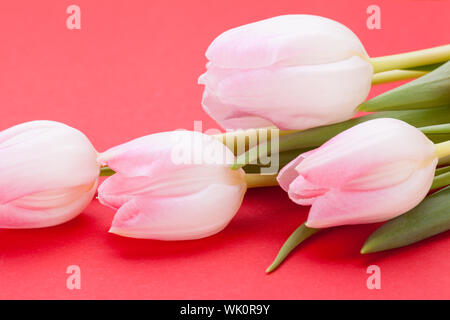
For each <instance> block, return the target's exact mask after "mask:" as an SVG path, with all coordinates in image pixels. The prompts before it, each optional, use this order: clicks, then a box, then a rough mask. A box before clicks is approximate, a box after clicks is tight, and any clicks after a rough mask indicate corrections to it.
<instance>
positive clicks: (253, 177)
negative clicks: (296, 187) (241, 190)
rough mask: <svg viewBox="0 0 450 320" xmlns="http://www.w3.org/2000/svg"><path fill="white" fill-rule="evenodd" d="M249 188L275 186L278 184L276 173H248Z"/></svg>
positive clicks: (246, 176) (246, 180)
mask: <svg viewBox="0 0 450 320" xmlns="http://www.w3.org/2000/svg"><path fill="white" fill-rule="evenodd" d="M245 182H246V183H247V188H259V187H273V186H277V185H278V181H277V175H276V174H256V173H247V174H246V175H245Z"/></svg>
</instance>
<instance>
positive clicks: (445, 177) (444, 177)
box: [430, 172, 450, 190]
mask: <svg viewBox="0 0 450 320" xmlns="http://www.w3.org/2000/svg"><path fill="white" fill-rule="evenodd" d="M449 184H450V172H445V173H442V174H439V175H436V176H435V177H434V179H433V184H432V185H431V188H430V189H431V190H434V189H439V188H442V187H445V186H448V185H449Z"/></svg>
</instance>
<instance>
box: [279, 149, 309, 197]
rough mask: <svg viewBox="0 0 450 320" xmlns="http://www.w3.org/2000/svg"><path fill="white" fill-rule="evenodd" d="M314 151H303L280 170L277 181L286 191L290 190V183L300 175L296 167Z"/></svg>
mask: <svg viewBox="0 0 450 320" xmlns="http://www.w3.org/2000/svg"><path fill="white" fill-rule="evenodd" d="M313 152H314V150H311V151H308V152H304V153H302V154H301V155H299V156H298V157H297V158H295V159H294V160H292V161H291V162H289V163H288V164H287V165H285V166H284V167H283V168H282V169H281V170H280V172H279V173H278V176H277V181H278V184H279V185H280V187H281V188H282V189H283V190H284V191H286V192H288V191H289V185H290V184H291V183H292V182H293V181H294V179H295V178H297V177H298V172H297V170H296V167H297V166H298V165H299V164H300V162H302V161H303V160H304V159H305V158H306V157H308V156H310V155H311V154H312V153H313Z"/></svg>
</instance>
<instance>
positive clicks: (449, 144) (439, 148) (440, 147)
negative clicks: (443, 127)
mask: <svg viewBox="0 0 450 320" xmlns="http://www.w3.org/2000/svg"><path fill="white" fill-rule="evenodd" d="M434 147H435V153H436V156H437V157H438V159H441V158H444V157H447V156H450V140H449V141H445V142H441V143H437V144H435V145H434Z"/></svg>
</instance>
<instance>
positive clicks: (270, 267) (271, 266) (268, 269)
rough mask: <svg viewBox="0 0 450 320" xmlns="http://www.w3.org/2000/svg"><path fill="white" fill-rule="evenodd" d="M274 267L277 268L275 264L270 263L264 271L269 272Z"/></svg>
mask: <svg viewBox="0 0 450 320" xmlns="http://www.w3.org/2000/svg"><path fill="white" fill-rule="evenodd" d="M276 268H277V266H276V265H274V264H271V265H270V266H269V267H268V268H267V269H266V273H267V274H269V273H271V272H272V271H274V270H275V269H276Z"/></svg>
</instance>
